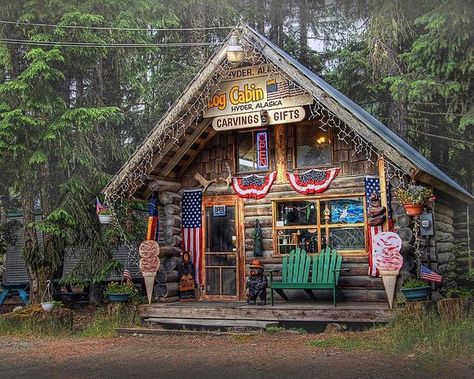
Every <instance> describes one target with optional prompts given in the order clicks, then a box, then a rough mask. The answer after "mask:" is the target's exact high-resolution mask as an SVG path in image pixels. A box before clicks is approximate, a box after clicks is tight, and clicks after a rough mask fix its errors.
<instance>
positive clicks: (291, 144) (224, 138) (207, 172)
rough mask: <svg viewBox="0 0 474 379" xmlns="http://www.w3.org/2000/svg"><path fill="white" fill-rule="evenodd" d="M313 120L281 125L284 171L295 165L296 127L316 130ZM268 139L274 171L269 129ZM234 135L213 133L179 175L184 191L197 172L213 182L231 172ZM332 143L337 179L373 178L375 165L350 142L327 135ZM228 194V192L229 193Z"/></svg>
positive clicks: (234, 166) (316, 123)
mask: <svg viewBox="0 0 474 379" xmlns="http://www.w3.org/2000/svg"><path fill="white" fill-rule="evenodd" d="M318 125H319V122H318V121H317V120H315V121H312V122H304V123H301V126H294V125H289V124H287V125H284V127H285V128H286V138H287V146H286V151H287V167H288V170H294V169H295V167H296V163H295V157H296V156H295V154H296V153H295V139H296V133H297V130H296V129H297V128H298V127H319V126H318ZM268 132H269V138H270V147H269V155H270V159H269V160H270V170H275V169H276V167H275V149H274V142H275V133H274V130H273V128H272V127H270V128H269V129H268ZM235 133H236V132H232V131H228V132H221V133H217V134H216V135H215V136H214V137H213V138H212V139H211V141H210V142H209V144H208V145H207V146H206V147H205V148H204V149H203V150H202V151H201V153H200V154H199V155H198V156H197V157H196V159H195V160H194V161H193V163H192V164H191V165H190V166H189V168H188V169H187V170H186V172H185V173H184V174H183V175H182V176H181V178H180V181H181V184H182V186H183V187H184V188H186V187H195V186H197V185H198V182H197V181H196V180H195V179H194V174H195V173H196V172H199V173H200V174H201V175H202V176H203V177H204V178H206V179H207V180H213V179H216V178H219V177H221V176H225V175H226V174H227V172H226V166H225V163H227V164H228V165H229V166H230V167H231V169H232V173H235V170H236V165H235V155H236V148H235V146H234V139H235ZM331 140H332V141H333V152H332V160H333V162H332V164H333V166H339V167H340V168H341V171H340V173H339V176H350V175H376V174H377V165H376V164H372V163H370V162H368V161H367V160H366V157H365V154H364V153H363V152H361V153H357V152H356V151H355V149H354V145H353V143H352V142H351V141H350V142H349V143H345V142H344V141H339V140H338V139H337V136H331ZM229 193H232V192H229Z"/></svg>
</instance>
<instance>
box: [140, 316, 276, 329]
mask: <svg viewBox="0 0 474 379" xmlns="http://www.w3.org/2000/svg"><path fill="white" fill-rule="evenodd" d="M143 321H144V323H145V324H148V325H150V326H167V327H180V328H182V327H188V326H189V327H200V328H225V329H229V328H232V329H235V328H237V329H265V328H266V327H268V326H277V325H278V322H274V321H261V320H231V319H208V318H175V317H150V318H146V319H144V320H143Z"/></svg>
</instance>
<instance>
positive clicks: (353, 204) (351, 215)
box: [273, 197, 366, 254]
mask: <svg viewBox="0 0 474 379" xmlns="http://www.w3.org/2000/svg"><path fill="white" fill-rule="evenodd" d="M364 207H365V205H364V199H363V197H354V198H336V199H310V200H278V201H274V202H273V215H274V217H273V219H274V224H273V227H274V233H273V235H274V236H275V239H276V241H275V242H276V244H275V246H276V247H277V253H278V254H288V253H289V252H290V251H291V250H293V249H294V248H295V247H301V248H304V249H305V250H306V252H308V253H317V252H319V251H321V249H323V248H325V247H326V246H331V247H333V248H335V249H336V250H337V251H339V252H342V253H344V252H346V253H360V252H365V249H366V246H365V212H364V209H365V208H364Z"/></svg>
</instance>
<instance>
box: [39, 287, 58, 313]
mask: <svg viewBox="0 0 474 379" xmlns="http://www.w3.org/2000/svg"><path fill="white" fill-rule="evenodd" d="M54 305H55V304H54V301H53V293H52V292H51V280H48V281H47V282H46V288H45V289H44V292H43V296H42V297H41V308H43V310H44V311H45V312H51V311H52V310H53V308H54Z"/></svg>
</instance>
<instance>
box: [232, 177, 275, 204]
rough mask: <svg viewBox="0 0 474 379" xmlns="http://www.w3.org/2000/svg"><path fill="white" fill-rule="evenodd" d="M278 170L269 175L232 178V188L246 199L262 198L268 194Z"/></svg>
mask: <svg viewBox="0 0 474 379" xmlns="http://www.w3.org/2000/svg"><path fill="white" fill-rule="evenodd" d="M275 177H276V171H273V172H272V173H271V174H269V175H255V174H252V175H248V176H244V177H242V178H232V188H233V189H234V191H235V193H236V194H237V195H238V196H239V197H242V198H244V199H249V198H253V199H256V200H258V199H262V198H264V197H265V196H267V193H268V192H269V191H270V188H271V187H272V184H273V182H274V181H275Z"/></svg>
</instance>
